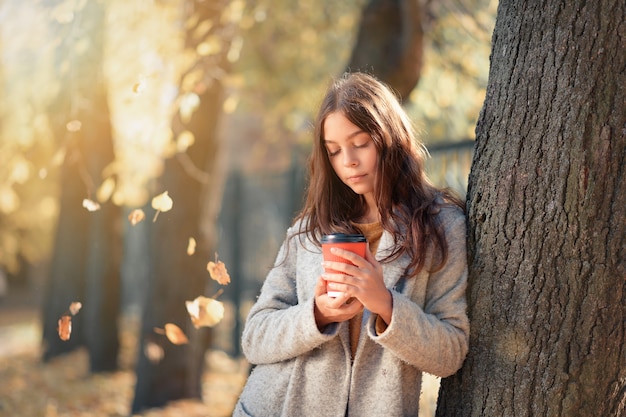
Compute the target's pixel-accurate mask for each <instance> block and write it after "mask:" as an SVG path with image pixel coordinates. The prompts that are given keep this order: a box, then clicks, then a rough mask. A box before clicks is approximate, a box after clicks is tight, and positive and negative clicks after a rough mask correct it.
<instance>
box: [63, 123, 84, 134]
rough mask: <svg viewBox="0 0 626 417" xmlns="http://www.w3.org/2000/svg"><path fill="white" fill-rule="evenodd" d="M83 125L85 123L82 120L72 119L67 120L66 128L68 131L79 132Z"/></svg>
mask: <svg viewBox="0 0 626 417" xmlns="http://www.w3.org/2000/svg"><path fill="white" fill-rule="evenodd" d="M82 126H83V124H82V123H81V122H80V120H72V121H69V122H67V124H66V125H65V128H66V129H67V131H68V132H78V131H79V130H80V128H81V127H82Z"/></svg>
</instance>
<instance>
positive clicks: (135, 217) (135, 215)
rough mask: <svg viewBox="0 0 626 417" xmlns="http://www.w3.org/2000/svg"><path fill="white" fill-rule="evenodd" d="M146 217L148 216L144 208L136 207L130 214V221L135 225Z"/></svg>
mask: <svg viewBox="0 0 626 417" xmlns="http://www.w3.org/2000/svg"><path fill="white" fill-rule="evenodd" d="M145 218H146V215H145V213H144V212H143V210H142V209H135V210H133V211H131V212H130V214H129V215H128V221H129V222H130V224H132V225H133V226H135V225H136V224H137V223H139V222H141V221H143V219H145Z"/></svg>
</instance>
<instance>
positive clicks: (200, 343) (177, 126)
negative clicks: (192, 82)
mask: <svg viewBox="0 0 626 417" xmlns="http://www.w3.org/2000/svg"><path fill="white" fill-rule="evenodd" d="M226 5H227V2H216V3H211V4H210V5H207V4H206V3H204V2H202V1H199V0H198V1H190V2H189V3H188V4H187V6H188V7H189V8H188V10H189V11H190V13H196V14H197V16H196V17H197V19H195V21H196V22H197V24H198V25H199V24H203V22H205V21H209V22H212V25H211V27H212V28H213V29H212V31H211V32H209V34H208V36H217V35H216V33H219V32H220V31H224V32H222V36H221V37H220V39H221V40H222V41H223V42H224V46H223V47H222V53H220V54H216V55H214V56H211V57H208V58H204V59H199V61H198V62H197V63H196V66H195V67H194V68H196V69H198V68H201V69H202V70H203V71H204V73H205V78H204V79H203V80H202V81H200V82H199V83H198V85H197V86H196V87H197V89H198V90H200V91H201V94H199V98H200V105H199V107H198V109H197V110H196V111H195V113H194V115H193V116H192V118H191V119H190V121H189V122H186V121H184V120H181V119H180V117H179V115H177V116H176V117H175V119H174V120H173V130H174V132H175V134H177V133H180V132H182V131H183V130H188V131H190V132H191V133H193V135H194V137H195V143H194V144H193V146H191V147H190V148H189V149H188V150H187V151H186V152H183V153H178V154H177V155H175V156H174V157H172V158H170V159H168V160H167V161H166V163H165V169H164V174H163V176H162V178H161V179H160V188H161V191H168V194H169V196H170V197H171V198H172V200H173V202H174V206H173V208H172V210H171V211H169V212H166V213H161V214H159V217H158V219H157V221H156V222H155V223H154V227H153V230H152V232H151V233H152V242H153V246H152V248H151V249H152V259H151V266H152V268H151V276H150V281H151V283H150V290H151V292H150V294H149V295H148V300H147V305H146V307H145V309H144V312H143V319H142V330H141V340H140V347H139V349H140V350H139V356H138V362H137V367H136V373H137V384H136V386H135V397H134V400H133V404H132V410H133V412H139V411H141V410H143V409H146V408H151V407H162V406H164V405H165V404H167V403H168V402H170V401H173V400H178V399H182V398H201V396H202V384H201V382H202V375H203V371H204V358H205V352H206V349H207V347H208V346H209V345H210V342H211V336H212V332H211V329H208V328H200V329H195V328H194V327H193V326H192V324H191V320H190V317H189V314H188V313H187V310H186V307H185V301H191V300H193V299H195V298H196V297H198V296H199V295H212V294H207V293H208V292H211V291H213V290H212V289H211V287H212V285H211V282H210V279H209V275H208V272H207V268H206V267H207V263H208V261H210V260H214V247H215V242H214V239H215V238H214V235H213V227H214V226H213V224H214V222H215V219H216V218H217V210H219V204H216V202H219V201H221V187H219V186H217V184H219V183H220V182H221V181H222V178H221V174H220V172H219V170H218V169H217V165H218V164H217V162H216V157H217V153H218V143H217V129H218V121H219V117H220V115H221V110H222V105H223V99H224V91H223V85H222V84H221V81H220V80H219V79H217V78H214V76H215V74H225V73H226V72H227V70H228V63H227V60H226V53H227V51H228V43H229V40H230V38H229V37H230V36H232V35H233V34H234V32H232V28H231V30H230V31H228V30H226V31H225V27H224V26H222V25H220V23H219V22H220V17H221V14H222V12H223V10H224V8H225V7H226ZM209 6H210V7H209ZM194 30H195V27H194V28H190V29H189V30H188V36H189V37H188V44H187V47H189V48H191V49H193V50H195V48H196V46H197V44H198V43H200V42H202V41H203V39H198V38H194V37H193V35H192V34H193V33H194ZM190 237H193V238H195V239H196V240H197V241H198V245H197V250H196V253H195V254H194V255H193V256H189V255H188V254H187V252H186V249H187V245H188V241H189V238H190ZM166 323H173V324H176V325H177V326H178V327H180V328H181V329H182V330H183V331H184V332H185V333H186V335H187V336H188V337H189V339H190V343H189V344H185V345H173V344H172V343H170V342H169V341H167V340H166V339H165V338H164V337H162V336H159V335H155V333H154V328H155V327H157V328H162V327H163V326H164V325H165V324H166ZM150 343H156V344H158V345H159V346H161V348H162V349H163V352H164V355H163V358H162V360H160V361H151V360H150V359H149V358H148V357H147V356H146V355H145V350H146V348H147V346H148V344H150Z"/></svg>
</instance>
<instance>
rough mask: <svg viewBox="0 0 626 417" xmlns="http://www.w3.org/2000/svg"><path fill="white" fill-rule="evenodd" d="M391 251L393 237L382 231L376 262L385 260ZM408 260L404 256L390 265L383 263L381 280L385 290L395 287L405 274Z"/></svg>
mask: <svg viewBox="0 0 626 417" xmlns="http://www.w3.org/2000/svg"><path fill="white" fill-rule="evenodd" d="M392 249H393V236H392V234H391V233H389V232H388V231H384V232H383V235H382V236H381V238H380V243H379V244H378V250H377V251H376V260H378V261H379V262H380V261H381V260H382V259H385V258H386V257H387V256H388V255H389V254H390V253H391V251H392ZM409 263H410V259H409V257H408V256H406V255H402V256H400V258H398V259H396V260H395V261H393V262H391V263H383V279H384V280H385V286H386V287H387V288H393V287H395V286H396V284H397V283H398V281H399V280H400V278H402V277H403V276H404V274H405V271H406V268H407V267H408V266H409Z"/></svg>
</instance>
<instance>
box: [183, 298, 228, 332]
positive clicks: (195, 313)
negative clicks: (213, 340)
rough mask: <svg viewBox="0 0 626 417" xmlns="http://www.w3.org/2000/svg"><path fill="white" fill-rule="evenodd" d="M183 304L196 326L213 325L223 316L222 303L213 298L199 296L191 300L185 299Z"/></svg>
mask: <svg viewBox="0 0 626 417" xmlns="http://www.w3.org/2000/svg"><path fill="white" fill-rule="evenodd" d="M185 305H186V306H187V312H188V313H189V316H190V317H191V322H192V323H193V325H194V326H195V327H196V328H198V327H213V326H215V325H216V324H217V323H219V322H220V321H222V319H223V318H224V304H223V303H222V302H220V301H217V300H214V299H213V298H208V297H203V296H199V297H196V299H195V300H193V301H185Z"/></svg>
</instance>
